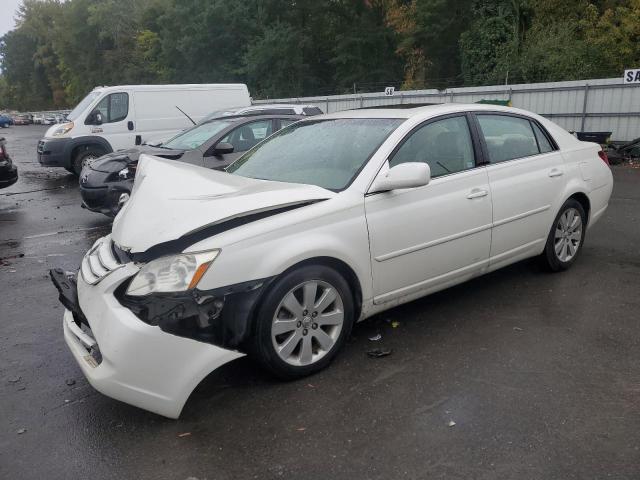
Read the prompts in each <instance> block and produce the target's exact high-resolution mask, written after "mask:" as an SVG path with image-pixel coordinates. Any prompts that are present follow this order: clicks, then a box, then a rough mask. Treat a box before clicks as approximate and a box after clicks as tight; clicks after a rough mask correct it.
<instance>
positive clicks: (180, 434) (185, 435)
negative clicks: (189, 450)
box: [178, 432, 191, 438]
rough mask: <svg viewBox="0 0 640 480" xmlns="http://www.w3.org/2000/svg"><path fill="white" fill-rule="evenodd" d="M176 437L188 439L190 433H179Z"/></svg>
mask: <svg viewBox="0 0 640 480" xmlns="http://www.w3.org/2000/svg"><path fill="white" fill-rule="evenodd" d="M178 436H179V437H180V438H182V437H190V436H191V432H184V433H179V434H178Z"/></svg>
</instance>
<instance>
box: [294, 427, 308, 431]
mask: <svg viewBox="0 0 640 480" xmlns="http://www.w3.org/2000/svg"><path fill="white" fill-rule="evenodd" d="M306 429H307V428H306V427H300V428H296V430H298V431H299V432H304V431H305V430H306Z"/></svg>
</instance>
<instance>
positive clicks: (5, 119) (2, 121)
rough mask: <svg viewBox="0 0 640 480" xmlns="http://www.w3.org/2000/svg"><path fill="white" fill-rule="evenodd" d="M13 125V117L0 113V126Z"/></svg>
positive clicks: (7, 126)
mask: <svg viewBox="0 0 640 480" xmlns="http://www.w3.org/2000/svg"><path fill="white" fill-rule="evenodd" d="M11 125H13V118H11V117H10V116H9V115H5V114H0V128H9V127H10V126H11Z"/></svg>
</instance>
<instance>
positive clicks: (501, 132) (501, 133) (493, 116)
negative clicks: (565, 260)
mask: <svg viewBox="0 0 640 480" xmlns="http://www.w3.org/2000/svg"><path fill="white" fill-rule="evenodd" d="M475 118H476V120H477V124H478V131H479V132H480V137H481V140H482V143H483V149H484V151H485V158H487V159H488V160H489V165H488V166H487V173H488V175H489V184H490V186H491V195H492V199H493V229H492V233H491V255H490V268H492V269H494V268H499V267H500V266H502V265H504V264H507V263H511V262H513V261H516V260H518V259H521V258H526V257H528V256H531V255H533V254H535V253H539V252H540V251H542V249H543V247H544V244H545V242H546V238H547V235H548V233H549V228H550V226H551V224H552V221H553V219H554V218H555V215H556V213H557V211H558V209H559V208H560V203H561V202H562V197H561V196H562V192H563V191H564V185H565V181H566V177H565V175H564V166H563V162H562V156H561V153H560V151H559V150H558V148H557V146H556V145H555V143H554V141H553V139H552V138H551V136H550V135H549V134H548V133H547V132H546V131H545V130H544V128H543V127H542V126H541V125H540V124H539V123H538V122H537V121H535V120H533V119H530V118H528V117H525V116H520V115H512V114H506V113H502V112H500V113H476V114H475Z"/></svg>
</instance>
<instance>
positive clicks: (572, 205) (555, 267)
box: [542, 198, 587, 272]
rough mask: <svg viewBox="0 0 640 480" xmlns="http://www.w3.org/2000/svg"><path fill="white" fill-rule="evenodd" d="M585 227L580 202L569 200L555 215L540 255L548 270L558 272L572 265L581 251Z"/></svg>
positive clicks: (585, 217)
mask: <svg viewBox="0 0 640 480" xmlns="http://www.w3.org/2000/svg"><path fill="white" fill-rule="evenodd" d="M576 217H578V220H575V218H576ZM586 227H587V215H586V213H585V211H584V208H583V207H582V205H581V204H580V202H578V201H577V200H574V199H573V198H570V199H569V200H567V201H566V202H565V203H564V205H562V207H561V208H560V211H559V212H558V215H556V218H555V219H554V221H553V225H552V226H551V231H550V232H549V235H548V236H547V243H546V245H545V247H544V252H543V253H542V261H543V263H544V265H545V266H546V267H547V268H548V269H549V270H551V271H552V272H560V271H563V270H567V269H568V268H569V267H571V265H573V263H574V262H575V261H576V258H578V255H579V253H580V251H581V250H582V245H583V244H584V237H585V234H586Z"/></svg>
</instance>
